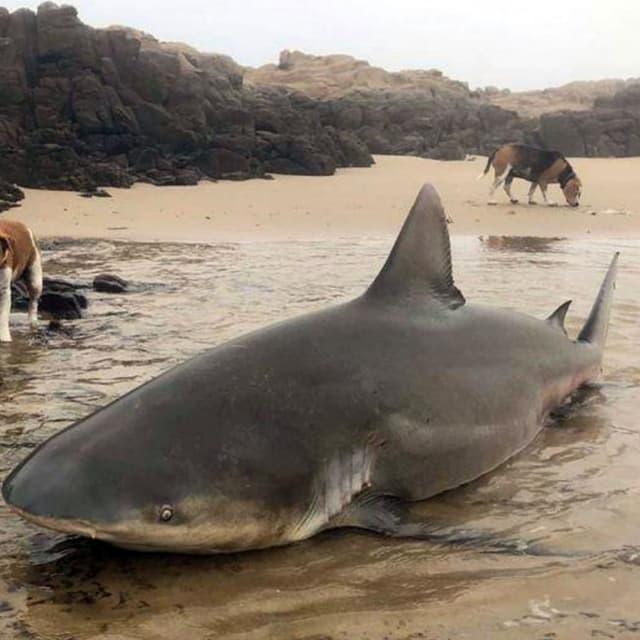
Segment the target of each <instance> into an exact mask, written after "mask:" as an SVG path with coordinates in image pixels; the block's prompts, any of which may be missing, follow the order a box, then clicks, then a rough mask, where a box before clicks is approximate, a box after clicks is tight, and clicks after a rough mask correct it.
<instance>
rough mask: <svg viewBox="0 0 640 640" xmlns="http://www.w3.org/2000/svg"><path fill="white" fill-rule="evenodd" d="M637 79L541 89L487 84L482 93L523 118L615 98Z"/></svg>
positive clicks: (583, 82)
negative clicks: (513, 88) (510, 88)
mask: <svg viewBox="0 0 640 640" xmlns="http://www.w3.org/2000/svg"><path fill="white" fill-rule="evenodd" d="M637 81H638V80H634V79H629V80H621V79H615V78H610V79H606V80H590V81H576V82H570V83H568V84H565V85H562V86H560V87H551V88H549V89H540V90H537V91H509V89H498V88H496V87H485V88H484V89H481V90H479V91H478V94H479V96H480V97H482V98H483V99H485V100H487V101H488V102H490V103H491V104H494V105H496V106H498V107H502V108H503V109H507V110H509V111H515V112H516V113H517V114H518V115H519V116H520V117H522V118H539V117H540V116H541V115H542V114H544V113H552V112H554V111H585V110H587V109H592V108H593V107H594V106H595V105H596V104H597V103H598V102H599V101H600V100H603V99H604V100H606V99H607V98H611V97H612V96H614V95H615V94H616V93H617V92H619V91H622V90H624V89H625V87H627V86H630V85H631V84H633V83H634V82H637Z"/></svg>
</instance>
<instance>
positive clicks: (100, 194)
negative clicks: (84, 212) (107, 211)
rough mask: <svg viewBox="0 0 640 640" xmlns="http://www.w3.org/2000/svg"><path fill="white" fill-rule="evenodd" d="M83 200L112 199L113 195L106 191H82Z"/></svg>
mask: <svg viewBox="0 0 640 640" xmlns="http://www.w3.org/2000/svg"><path fill="white" fill-rule="evenodd" d="M79 195H80V196H81V197H83V198H110V197H111V194H110V193H109V192H108V191H105V190H104V189H99V188H95V189H89V190H87V191H81V192H80V194H79Z"/></svg>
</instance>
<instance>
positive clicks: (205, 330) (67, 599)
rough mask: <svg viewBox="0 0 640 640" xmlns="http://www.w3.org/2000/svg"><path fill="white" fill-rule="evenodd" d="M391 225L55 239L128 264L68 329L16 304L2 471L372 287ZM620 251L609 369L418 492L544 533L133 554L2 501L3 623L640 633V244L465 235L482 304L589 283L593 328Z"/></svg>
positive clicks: (544, 307) (213, 632)
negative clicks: (299, 233)
mask: <svg viewBox="0 0 640 640" xmlns="http://www.w3.org/2000/svg"><path fill="white" fill-rule="evenodd" d="M391 242H392V239H391V238H383V239H377V238H375V239H363V240H361V241H353V240H351V239H350V240H342V241H341V240H338V241H333V242H296V243H282V242H281V243H258V244H219V245H184V244H182V245H180V244H173V245H171V244H130V243H113V242H108V241H82V242H80V241H64V240H60V241H55V242H50V243H47V245H46V246H47V247H48V250H47V251H46V252H45V268H46V271H47V273H48V274H50V275H57V276H64V277H67V278H69V279H71V280H79V279H83V280H87V279H89V278H90V277H91V276H93V275H94V274H96V273H99V272H105V271H107V272H115V273H118V274H119V275H121V276H123V277H125V278H127V279H129V280H131V281H132V282H133V283H134V286H133V289H132V291H131V292H130V293H128V294H126V295H106V294H92V295H91V300H90V308H89V313H88V314H87V317H86V318H84V319H82V320H79V321H77V322H73V323H72V322H69V323H67V324H66V325H65V327H66V329H67V333H58V334H46V333H44V332H43V333H42V334H41V335H39V336H36V337H33V336H30V334H29V333H28V331H27V327H26V318H25V316H14V318H13V319H14V323H13V334H14V342H13V343H12V344H11V345H10V346H2V347H0V413H1V420H0V473H1V474H2V476H3V477H4V476H5V475H6V474H7V472H8V471H9V470H10V469H11V468H12V467H13V466H14V465H15V464H16V463H17V462H18V461H19V460H21V459H22V458H23V457H24V456H25V455H26V454H27V453H28V452H29V451H30V450H31V449H32V448H33V447H34V446H36V445H37V444H38V443H40V442H41V441H42V440H44V439H45V438H47V437H48V436H50V435H51V434H53V433H55V432H56V431H58V430H59V429H61V428H63V427H64V426H66V425H67V424H69V423H70V422H72V421H74V420H76V419H78V418H80V417H81V416H83V415H85V414H86V413H88V412H89V411H90V410H92V409H93V408H96V407H99V406H102V405H103V404H105V403H106V402H107V401H109V400H110V399H112V398H115V397H117V396H119V395H121V394H122V393H124V392H125V391H127V390H128V389H131V388H132V387H134V386H136V385H138V384H140V383H141V382H143V381H145V380H148V379H149V378H151V377H152V376H154V375H156V374H158V373H159V372H161V371H162V370H164V369H166V368H167V367H169V366H170V365H173V364H175V363H177V362H179V361H181V360H183V359H185V358H186V357H188V356H190V355H192V354H194V353H197V352H198V351H200V350H202V349H203V348H204V347H206V346H209V345H212V344H215V343H218V342H220V341H222V340H224V339H226V338H229V337H231V336H234V335H237V334H239V333H242V332H244V331H246V330H249V329H252V328H255V327H259V326H261V325H263V324H265V323H267V322H270V321H273V320H276V319H280V318H284V317H289V316H292V315H294V314H296V313H298V312H301V311H306V310H310V309H314V308H319V307H323V306H325V305H327V304H330V303H332V302H334V301H338V300H343V299H346V298H349V297H350V296H354V295H356V294H358V293H360V292H361V291H362V290H363V288H364V287H365V286H366V285H367V284H368V283H369V282H370V280H371V279H372V277H373V276H374V275H375V273H376V272H377V270H378V269H379V267H380V266H381V264H382V262H383V261H384V259H385V257H386V254H387V251H388V249H389V246H390V244H391ZM615 250H621V251H622V256H621V262H620V274H619V280H618V287H617V291H616V303H615V307H614V311H613V317H612V321H611V328H610V333H609V343H608V349H607V354H606V361H605V372H606V381H605V383H604V384H603V386H602V387H601V389H600V390H599V391H598V392H596V393H592V394H590V395H589V396H588V398H587V399H586V400H585V401H584V402H583V403H582V404H581V405H580V406H579V407H577V408H576V409H575V410H574V411H573V412H572V413H571V414H570V415H568V416H566V417H565V418H564V419H563V420H562V421H561V422H560V423H559V424H557V425H555V426H553V427H550V428H547V429H545V430H544V431H543V433H542V434H541V435H540V437H538V438H537V440H536V441H535V442H534V443H533V444H532V445H531V446H530V447H529V448H528V449H527V450H526V451H525V452H523V453H522V454H520V455H519V456H517V457H516V458H514V459H513V460H512V461H510V462H509V463H507V464H506V465H503V466H502V467H501V468H500V469H498V470H497V471H495V472H494V473H492V474H489V475H488V476H486V477H484V478H482V479H481V480H479V481H477V482H475V483H472V484H471V485H468V486H466V487H463V488H461V489H459V490H456V491H452V492H450V493H448V494H445V495H444V496H440V497H438V498H436V499H435V500H431V501H429V502H427V503H424V504H423V505H419V506H418V507H417V509H416V512H417V514H418V515H419V516H420V517H425V518H433V519H435V518H437V519H438V521H441V522H447V523H449V524H451V525H452V526H453V527H454V528H456V529H457V530H462V529H465V530H474V531H476V530H480V531H491V532H493V533H494V535H495V536H496V538H497V539H503V540H522V541H525V540H526V541H530V542H531V541H532V542H534V543H535V544H534V545H532V546H531V547H530V549H529V551H530V552H524V551H523V552H518V551H516V550H514V549H513V548H511V547H508V548H500V547H496V546H491V545H489V546H487V545H485V544H480V543H478V544H471V543H465V544H454V545H449V544H436V543H434V542H425V541H415V540H406V541H401V540H400V541H399V540H390V539H385V538H382V537H379V536H374V535H366V534H361V533H355V532H346V531H339V532H330V533H328V534H324V535H321V536H317V537H316V538H313V539H311V540H309V541H306V542H303V543H300V544H297V545H293V546H290V547H286V548H280V549H271V550H266V551H261V552H252V553H244V554H233V555H228V556H218V557H183V556H169V555H143V554H136V553H128V552H123V551H119V550H116V549H113V548H111V547H109V546H106V545H102V544H98V543H93V542H90V541H84V540H78V539H73V538H68V537H65V536H62V535H56V534H53V533H49V532H46V531H44V530H40V529H38V528H36V527H35V526H32V525H29V524H27V523H26V522H23V521H22V520H20V519H19V518H18V517H16V516H15V515H13V514H11V513H9V512H8V511H7V509H6V508H5V507H4V506H0V637H2V638H5V637H6V638H13V637H15V638H52V639H53V638H55V639H59V640H62V639H70V638H74V639H77V640H80V639H85V638H92V637H96V636H97V637H104V638H112V640H115V639H116V638H120V639H122V638H144V639H145V640H146V639H152V638H153V639H155V638H167V639H170V638H305V639H307V640H311V639H314V640H320V639H321V638H325V639H326V638H368V639H370V640H374V639H377V638H394V639H409V638H412V639H417V638H425V639H427V638H428V639H432V638H464V637H467V638H479V637H481V638H487V637H505V638H522V637H527V638H528V637H531V638H549V639H550V638H587V637H604V638H606V637H615V638H625V637H640V419H639V418H638V414H637V410H638V407H639V406H640V357H639V354H638V349H637V345H638V343H639V342H640V301H639V300H638V293H639V292H640V288H639V285H640V243H639V242H637V241H631V240H620V241H613V240H611V241H597V242H582V241H566V240H562V239H553V240H544V239H539V238H498V237H493V238H483V239H482V238H470V237H469V238H454V240H453V253H454V268H455V273H456V279H457V283H458V285H459V286H460V288H461V289H462V290H463V292H464V293H465V295H466V297H467V300H468V301H470V302H483V303H490V304H498V305H501V306H505V307H512V308H517V309H520V310H522V311H527V312H530V313H532V314H534V315H537V316H539V317H544V316H546V315H547V314H549V313H550V312H551V311H553V309H555V307H556V306H557V305H558V304H560V303H561V302H563V301H564V300H566V299H567V298H572V299H573V300H574V305H573V307H572V309H571V310H570V313H569V317H568V329H569V332H570V334H575V332H576V331H577V330H579V328H580V326H581V321H582V320H583V319H584V318H585V317H586V315H587V313H588V310H589V307H590V305H591V302H592V301H593V299H594V296H595V292H596V290H597V287H598V285H599V283H600V280H601V278H602V276H603V275H604V272H605V270H606V267H607V265H608V262H609V260H610V258H611V255H612V253H613V252H614V251H615Z"/></svg>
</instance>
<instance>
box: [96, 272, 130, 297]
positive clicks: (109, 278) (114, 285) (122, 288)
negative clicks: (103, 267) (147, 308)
mask: <svg viewBox="0 0 640 640" xmlns="http://www.w3.org/2000/svg"><path fill="white" fill-rule="evenodd" d="M93 288H94V289H95V290H96V291H100V292H101V293H126V292H127V290H128V288H129V284H128V282H127V281H126V280H123V279H122V278H120V277H118V276H115V275H112V274H108V273H102V274H100V275H98V276H96V277H95V278H94V279H93Z"/></svg>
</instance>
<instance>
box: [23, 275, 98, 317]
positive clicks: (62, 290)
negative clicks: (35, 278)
mask: <svg viewBox="0 0 640 640" xmlns="http://www.w3.org/2000/svg"><path fill="white" fill-rule="evenodd" d="M80 288H81V287H80V286H78V285H74V284H72V283H70V282H68V281H66V280H59V279H54V278H44V280H43V291H42V296H41V298H40V305H39V307H40V311H41V312H42V313H46V314H48V315H50V316H51V317H53V318H54V319H59V320H76V319H78V318H81V317H82V309H86V308H87V306H88V302H87V298H86V297H85V296H84V295H83V294H82V293H79V291H78V289H80ZM28 305H29V294H28V291H27V287H26V285H25V284H24V282H23V281H21V280H19V281H18V282H15V283H14V284H12V285H11V308H12V309H13V310H14V311H26V310H27V308H28Z"/></svg>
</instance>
